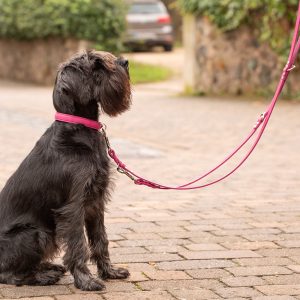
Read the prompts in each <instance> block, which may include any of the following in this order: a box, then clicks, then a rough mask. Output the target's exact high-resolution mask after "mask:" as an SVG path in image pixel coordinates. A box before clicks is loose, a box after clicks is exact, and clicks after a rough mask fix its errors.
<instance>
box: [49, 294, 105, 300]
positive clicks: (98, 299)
mask: <svg viewBox="0 0 300 300" xmlns="http://www.w3.org/2000/svg"><path fill="white" fill-rule="evenodd" d="M55 298H56V300H103V297H102V296H101V295H96V294H91V293H89V294H87V295H83V294H77V295H74V294H72V295H63V296H55Z"/></svg>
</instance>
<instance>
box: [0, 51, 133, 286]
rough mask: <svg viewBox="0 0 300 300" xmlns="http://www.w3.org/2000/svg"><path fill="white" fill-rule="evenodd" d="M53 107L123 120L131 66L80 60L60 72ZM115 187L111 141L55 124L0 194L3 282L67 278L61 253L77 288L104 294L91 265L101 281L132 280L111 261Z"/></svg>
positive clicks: (101, 57) (93, 56) (99, 55)
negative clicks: (58, 261) (109, 218)
mask: <svg viewBox="0 0 300 300" xmlns="http://www.w3.org/2000/svg"><path fill="white" fill-rule="evenodd" d="M53 103H54V107H55V109H56V110H57V111H58V112H61V113H65V114H71V115H75V116H80V117H84V118H88V119H92V120H98V117H99V111H102V112H104V113H106V114H108V115H109V116H116V115H118V114H120V113H122V112H124V111H125V110H127V109H128V108H129V106H130V104H131V88H130V81H129V74H128V61H126V60H124V59H122V58H118V59H117V58H116V57H115V56H113V55H112V54H110V53H106V52H92V51H91V52H86V53H83V54H79V55H77V56H75V57H73V58H72V59H71V60H70V61H68V62H66V63H64V64H62V65H61V66H60V68H59V71H58V74H57V78H56V82H55V86H54V91H53ZM109 183H110V168H109V159H108V157H107V153H106V145H105V140H104V136H103V135H102V134H101V133H100V132H98V131H96V130H94V129H90V128H87V127H85V126H84V125H76V124H69V123H63V122H59V121H55V122H54V123H53V124H52V126H51V127H50V128H49V129H48V130H47V131H46V132H45V134H44V135H43V136H42V137H41V138H40V140H39V141H38V142H37V144H36V145H35V147H34V149H33V150H32V151H31V153H30V154H29V155H28V156H27V157H26V158H25V160H24V161H23V162H22V163H21V165H20V166H19V168H18V169H17V171H16V172H15V173H14V174H13V175H12V177H11V178H9V180H8V181H7V183H6V185H5V187H4V189H3V190H2V192H1V194H0V282H1V283H6V284H15V285H23V284H27V285H50V284H54V283H55V282H57V281H58V280H59V279H60V277H61V276H62V275H63V274H64V272H65V271H66V270H65V268H64V267H63V266H60V265H54V264H51V263H50V261H51V258H53V257H54V255H55V253H57V251H58V249H59V246H60V245H63V246H64V250H65V255H64V258H63V261H64V265H65V267H66V268H67V269H68V270H70V272H71V273H72V274H73V276H74V282H75V286H76V287H77V288H80V289H82V290H86V291H91V290H101V289H103V288H104V284H103V282H102V281H101V280H100V279H96V278H94V277H92V275H91V273H90V271H89V270H88V268H87V265H86V263H87V261H88V259H89V258H91V260H92V261H93V262H95V263H96V264H97V269H98V275H99V277H100V278H102V279H107V278H111V279H114V278H126V277H128V276H129V272H128V271H127V270H126V269H122V268H118V269H114V268H113V267H112V265H111V262H110V259H109V253H108V241H107V236H106V232H105V227H104V207H105V204H106V202H107V201H108V200H109V197H110V194H109ZM85 232H86V234H87V237H88V243H87V241H86V238H85Z"/></svg>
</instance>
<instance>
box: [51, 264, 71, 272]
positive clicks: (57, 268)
mask: <svg viewBox="0 0 300 300" xmlns="http://www.w3.org/2000/svg"><path fill="white" fill-rule="evenodd" d="M52 270H54V271H57V272H60V273H62V274H65V273H66V272H67V269H66V268H65V267H64V266H62V265H55V264H53V265H52Z"/></svg>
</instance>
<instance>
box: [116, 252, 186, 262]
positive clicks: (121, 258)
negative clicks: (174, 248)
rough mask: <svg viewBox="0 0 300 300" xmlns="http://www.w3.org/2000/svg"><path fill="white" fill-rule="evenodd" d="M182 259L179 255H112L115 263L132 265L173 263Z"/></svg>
mask: <svg viewBox="0 0 300 300" xmlns="http://www.w3.org/2000/svg"><path fill="white" fill-rule="evenodd" d="M180 259H182V258H181V257H180V256H178V255H177V254H171V253H150V254H146V253H145V254H126V255H125V254H124V255H112V256H111V260H112V261H113V262H114V263H132V262H149V261H173V260H180Z"/></svg>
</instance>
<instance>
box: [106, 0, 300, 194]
mask: <svg viewBox="0 0 300 300" xmlns="http://www.w3.org/2000/svg"><path fill="white" fill-rule="evenodd" d="M299 28H300V1H299V5H298V13H297V20H296V24H295V29H294V35H293V39H292V43H291V49H290V53H289V57H288V61H287V63H286V65H285V67H284V69H283V72H282V75H281V78H280V81H279V83H278V85H277V88H276V91H275V94H274V96H273V98H272V100H271V102H270V104H269V106H268V107H267V109H266V111H265V112H264V113H263V114H261V115H260V117H259V118H258V120H257V122H256V124H255V125H254V127H253V129H252V130H251V132H250V133H249V135H248V136H247V137H246V139H245V140H244V141H243V142H242V143H241V144H240V145H239V146H238V147H237V148H236V149H235V150H234V151H233V152H231V153H230V154H229V155H228V156H227V157H226V158H225V159H224V160H223V161H222V162H221V163H219V164H218V165H217V166H216V167H214V168H213V169H211V170H210V171H208V172H206V173H204V174H203V175H201V176H200V177H199V178H197V179H195V180H193V181H191V182H188V183H186V184H184V185H180V186H177V187H171V186H166V185H161V184H158V183H156V182H153V181H150V180H147V179H145V178H143V177H141V176H139V175H137V174H136V173H134V172H133V171H131V170H129V169H128V168H127V167H126V165H125V164H124V163H123V162H122V161H121V160H120V159H119V157H118V156H117V154H116V152H115V151H114V150H113V149H112V148H111V146H110V143H109V140H108V138H107V135H106V131H105V128H104V127H102V129H101V131H102V134H103V135H104V137H105V140H106V144H107V149H108V155H109V156H110V157H111V158H112V159H113V160H114V162H115V163H116V165H117V170H118V172H120V173H121V174H124V175H126V176H128V177H129V178H130V179H131V180H132V181H133V182H134V183H135V184H137V185H144V186H148V187H150V188H153V189H161V190H194V189H201V188H204V187H208V186H211V185H213V184H216V183H218V182H220V181H223V180H224V179H226V178H227V177H229V176H230V175H232V174H233V173H234V172H236V171H237V170H238V169H239V168H240V167H241V166H242V165H243V164H244V162H245V161H246V160H247V159H248V158H249V156H250V155H251V154H252V152H253V151H254V149H255V148H256V146H257V145H258V143H259V141H260V139H261V137H262V135H263V133H264V131H265V129H266V127H267V125H268V123H269V120H270V117H271V115H272V112H273V110H274V107H275V105H276V102H277V100H278V98H279V96H280V95H281V92H282V89H283V87H284V85H285V82H286V80H287V78H288V76H289V73H290V71H292V70H293V69H294V68H295V67H296V66H295V61H296V59H297V55H298V53H299V50H300V37H299ZM259 128H260V131H259V132H258V135H257V137H256V139H255V141H254V143H253V145H252V146H251V148H250V150H249V151H248V152H247V154H246V155H245V157H244V158H243V159H242V161H241V162H240V163H239V164H238V165H237V166H236V167H235V168H234V169H233V170H231V171H230V172H228V173H227V174H226V175H224V176H222V177H220V178H218V179H216V180H214V181H211V182H209V183H206V184H203V185H196V186H194V184H195V183H197V182H199V181H200V180H202V179H204V178H206V177H207V176H208V175H210V174H212V173H213V172H215V171H216V170H218V169H219V168H220V167H221V166H223V165H224V164H225V163H226V162H227V161H229V160H230V159H231V158H232V157H233V156H234V155H235V154H236V153H238V152H239V151H240V150H241V149H242V148H243V147H244V146H245V145H246V144H247V143H248V141H249V140H250V139H251V138H252V137H253V136H254V134H255V133H256V132H257V131H258V129H259Z"/></svg>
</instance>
